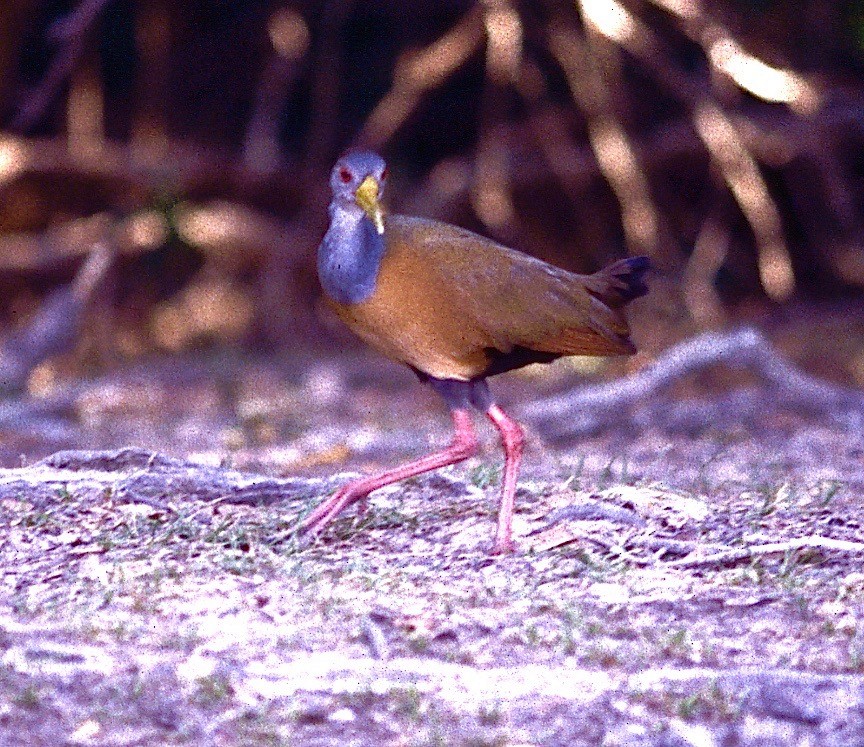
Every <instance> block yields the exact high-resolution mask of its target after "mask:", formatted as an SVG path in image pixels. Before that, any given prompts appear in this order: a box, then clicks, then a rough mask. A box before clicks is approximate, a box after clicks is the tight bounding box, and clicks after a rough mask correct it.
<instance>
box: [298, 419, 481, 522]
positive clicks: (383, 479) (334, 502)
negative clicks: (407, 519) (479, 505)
mask: <svg viewBox="0 0 864 747" xmlns="http://www.w3.org/2000/svg"><path fill="white" fill-rule="evenodd" d="M450 417H451V418H452V419H453V426H454V430H455V435H454V437H453V441H452V442H451V443H450V445H449V446H448V447H447V448H445V449H443V450H442V451H436V452H435V453H433V454H429V455H428V456H425V457H423V458H421V459H417V460H416V461H413V462H409V463H408V464H403V465H402V466H401V467H396V468H395V469H391V470H387V471H386V472H382V473H381V474H378V475H370V476H369V477H363V478H360V479H359V480H356V481H355V482H352V483H349V484H348V485H346V486H344V487H343V488H342V489H341V490H339V491H337V492H336V494H335V495H333V496H331V497H330V498H328V499H327V500H325V501H324V502H323V503H322V504H321V505H320V506H318V508H316V509H315V510H314V511H313V512H312V513H311V514H309V516H307V517H306V518H305V519H304V520H303V522H301V524H300V527H299V531H300V532H302V533H306V534H309V535H312V536H315V535H317V534H318V533H319V532H321V530H322V529H324V527H325V526H327V524H329V523H330V521H331V520H332V519H333V518H334V517H335V516H336V515H337V514H339V513H340V512H341V511H342V510H343V509H344V508H346V507H347V506H349V505H351V504H352V503H354V502H356V501H359V500H363V499H364V498H365V497H366V496H367V495H369V493H371V492H372V491H374V490H378V488H383V487H384V486H385V485H391V484H393V483H394V482H399V481H400V480H404V479H406V478H408V477H414V476H415V475H421V474H423V473H424V472H431V471H432V470H434V469H439V468H440V467H446V466H447V465H448V464H456V463H457V462H462V461H464V460H466V459H468V458H469V457H472V456H474V454H476V453H477V449H478V445H477V437H476V436H475V435H474V428H473V427H472V425H471V415H470V414H469V413H468V411H467V410H463V409H453V410H451V411H450Z"/></svg>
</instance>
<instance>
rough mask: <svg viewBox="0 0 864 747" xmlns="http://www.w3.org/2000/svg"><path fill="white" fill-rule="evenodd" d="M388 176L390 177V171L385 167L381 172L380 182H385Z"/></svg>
mask: <svg viewBox="0 0 864 747" xmlns="http://www.w3.org/2000/svg"><path fill="white" fill-rule="evenodd" d="M388 176H390V169H389V168H388V167H387V166H385V167H384V171H382V172H381V181H382V182H386V181H387V177H388Z"/></svg>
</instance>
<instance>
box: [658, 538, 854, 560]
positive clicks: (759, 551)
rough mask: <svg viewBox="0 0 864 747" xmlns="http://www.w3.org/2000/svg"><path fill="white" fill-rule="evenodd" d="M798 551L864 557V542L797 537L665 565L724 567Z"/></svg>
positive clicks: (731, 549) (687, 558) (688, 558)
mask: <svg viewBox="0 0 864 747" xmlns="http://www.w3.org/2000/svg"><path fill="white" fill-rule="evenodd" d="M798 550H825V551H830V552H837V553H844V554H847V555H862V554H864V542H851V541H849V540H838V539H832V538H831V537H820V536H818V535H811V536H809V537H795V538H793V539H790V540H786V541H784V542H770V543H768V544H764V545H751V546H750V547H740V548H737V547H735V548H729V549H727V550H723V551H722V552H717V553H713V554H711V555H705V556H703V557H695V558H692V557H686V558H682V559H681V560H671V561H669V562H668V563H666V564H665V565H666V567H670V568H705V567H708V566H724V565H729V564H731V563H738V562H740V561H742V560H750V559H752V558H759V557H763V556H765V555H778V554H786V553H789V552H796V551H798Z"/></svg>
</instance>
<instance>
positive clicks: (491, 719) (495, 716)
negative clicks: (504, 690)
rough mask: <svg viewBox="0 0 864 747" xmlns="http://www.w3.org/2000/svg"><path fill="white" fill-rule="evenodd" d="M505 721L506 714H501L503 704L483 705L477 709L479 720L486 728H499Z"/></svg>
mask: <svg viewBox="0 0 864 747" xmlns="http://www.w3.org/2000/svg"><path fill="white" fill-rule="evenodd" d="M503 719H504V714H503V713H502V712H501V704H500V703H498V702H495V703H481V704H480V707H479V708H478V709H477V720H478V721H479V722H480V723H481V724H483V725H484V726H498V725H499V724H500V723H501V722H502V721H503Z"/></svg>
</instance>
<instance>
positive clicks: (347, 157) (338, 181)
mask: <svg viewBox="0 0 864 747" xmlns="http://www.w3.org/2000/svg"><path fill="white" fill-rule="evenodd" d="M386 181H387V164H386V163H385V162H384V159H383V158H381V156H379V155H378V154H377V153H373V152H372V151H371V150H350V151H348V152H347V153H345V154H344V155H343V156H342V157H341V158H340V159H339V160H338V161H336V165H335V166H334V167H333V171H331V172H330V189H331V190H333V201H332V202H331V206H332V207H333V208H335V209H342V210H353V209H354V206H355V205H356V206H359V207H360V208H362V210H363V212H365V213H366V215H367V216H368V217H369V220H371V221H372V224H373V225H374V226H375V228H376V229H377V231H378V233H379V234H380V233H384V219H383V217H382V214H381V205H380V203H379V200H380V198H381V193H382V192H383V190H384V184H385V182H386Z"/></svg>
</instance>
